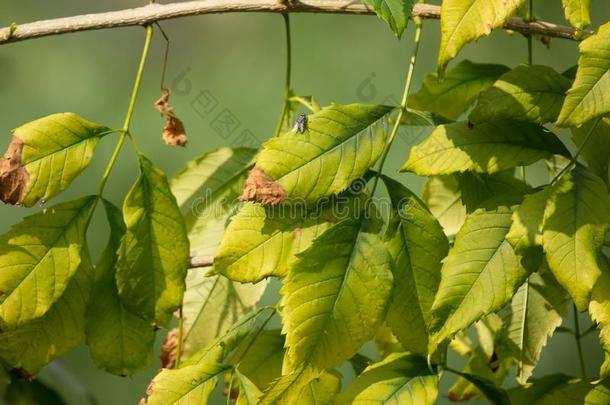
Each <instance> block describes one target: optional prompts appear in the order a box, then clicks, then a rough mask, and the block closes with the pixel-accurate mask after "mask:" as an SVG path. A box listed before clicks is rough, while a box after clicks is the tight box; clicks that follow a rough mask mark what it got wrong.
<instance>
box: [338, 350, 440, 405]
mask: <svg viewBox="0 0 610 405" xmlns="http://www.w3.org/2000/svg"><path fill="white" fill-rule="evenodd" d="M437 385H438V376H437V375H436V374H433V373H432V372H431V371H430V370H429V369H428V364H427V362H426V359H425V358H423V357H419V356H415V355H412V354H407V353H393V354H390V355H389V356H388V357H387V358H385V359H384V360H382V361H380V362H378V363H374V364H372V365H370V366H369V367H367V368H366V370H364V372H363V373H362V374H360V375H359V376H358V377H357V378H356V380H355V381H354V382H353V383H352V384H351V385H349V386H348V388H347V390H346V391H345V392H344V393H342V394H341V396H340V397H339V398H338V401H337V403H339V404H352V403H354V404H355V403H363V404H365V403H366V404H369V403H370V404H373V403H374V404H405V405H409V404H413V405H427V404H434V403H435V401H436V399H437V396H438V387H437Z"/></svg>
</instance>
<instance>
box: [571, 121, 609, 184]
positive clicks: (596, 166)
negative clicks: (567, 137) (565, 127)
mask: <svg viewBox="0 0 610 405" xmlns="http://www.w3.org/2000/svg"><path fill="white" fill-rule="evenodd" d="M571 130H572V140H573V141H574V143H575V144H576V146H577V147H578V148H580V149H581V151H582V152H581V154H580V156H581V157H582V158H583V159H584V161H585V162H587V165H588V167H589V169H590V170H591V171H592V172H593V173H595V174H596V175H598V176H599V177H601V179H602V180H604V182H606V184H608V166H609V165H610V119H608V118H602V119H601V120H595V121H592V122H588V123H586V124H584V125H583V126H582V127H580V128H571ZM587 138H588V139H587ZM585 141H586V143H585Z"/></svg>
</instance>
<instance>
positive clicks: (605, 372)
mask: <svg viewBox="0 0 610 405" xmlns="http://www.w3.org/2000/svg"><path fill="white" fill-rule="evenodd" d="M608 377H610V353H608V352H604V362H603V363H602V365H601V367H600V368H599V378H608Z"/></svg>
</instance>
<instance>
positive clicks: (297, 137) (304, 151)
mask: <svg viewBox="0 0 610 405" xmlns="http://www.w3.org/2000/svg"><path fill="white" fill-rule="evenodd" d="M391 110H392V107H388V106H379V105H367V104H349V105H339V104H333V105H331V106H329V107H326V108H324V109H322V110H321V111H320V112H317V113H314V114H311V115H310V116H309V123H308V126H307V130H306V131H305V133H303V134H301V133H299V132H298V131H290V132H287V133H285V134H283V135H282V136H280V137H277V138H272V139H270V140H269V141H267V142H265V144H264V145H263V150H262V151H261V152H260V153H259V154H258V156H257V158H256V166H255V168H256V169H259V170H262V171H263V172H264V173H266V174H267V175H269V176H271V180H272V181H273V183H272V184H275V185H279V186H280V187H281V188H282V189H283V191H284V192H285V193H287V196H285V197H287V198H288V201H293V202H299V203H303V202H305V203H315V202H316V201H317V200H318V199H320V198H321V197H325V196H330V195H332V194H335V193H338V192H341V191H343V190H345V189H346V188H347V187H348V185H349V184H350V183H351V182H352V180H354V179H356V178H358V177H360V176H362V175H364V174H365V173H366V171H367V170H368V169H369V168H370V167H371V166H372V165H373V164H375V162H376V161H377V159H378V158H379V157H380V156H381V153H382V152H383V150H384V147H385V142H386V138H387V131H386V126H387V125H386V123H387V120H386V116H387V115H388V113H389V112H390V111H391ZM255 173H257V172H256V171H253V172H251V174H250V177H251V178H249V180H251V181H252V180H254V179H252V176H254V174H255ZM246 187H248V182H246ZM267 188H268V187H261V188H254V189H253V190H252V191H253V194H252V195H248V196H245V197H246V199H249V200H254V201H259V202H263V203H265V202H266V199H265V198H264V197H265V192H266V189H267ZM283 198H284V197H282V198H279V200H280V201H279V202H281V201H282V200H283Z"/></svg>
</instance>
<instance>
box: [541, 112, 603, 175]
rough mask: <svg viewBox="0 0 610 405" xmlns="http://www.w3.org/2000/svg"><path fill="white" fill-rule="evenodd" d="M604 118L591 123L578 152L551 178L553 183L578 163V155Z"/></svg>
mask: <svg viewBox="0 0 610 405" xmlns="http://www.w3.org/2000/svg"><path fill="white" fill-rule="evenodd" d="M601 120H602V117H599V118H597V119H596V120H595V122H594V123H593V125H591V129H589V132H587V135H585V139H584V140H583V141H582V143H581V144H580V146H579V147H578V150H577V151H576V153H575V154H574V156H572V159H570V161H569V162H568V164H567V165H566V166H565V167H564V168H563V169H561V171H560V172H559V173H557V175H556V176H555V177H553V180H551V184H554V183H555V182H556V181H557V180H559V179H560V178H561V177H562V176H563V175H564V174H565V173H566V172H567V171H568V170H570V169H571V168H572V166H574V165H575V164H576V162H577V161H578V157H579V156H580V154H581V153H582V151H583V149H584V148H585V146H586V145H587V142H589V140H590V139H591V136H592V135H593V131H595V128H597V126H598V125H599V123H600V121H601Z"/></svg>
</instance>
